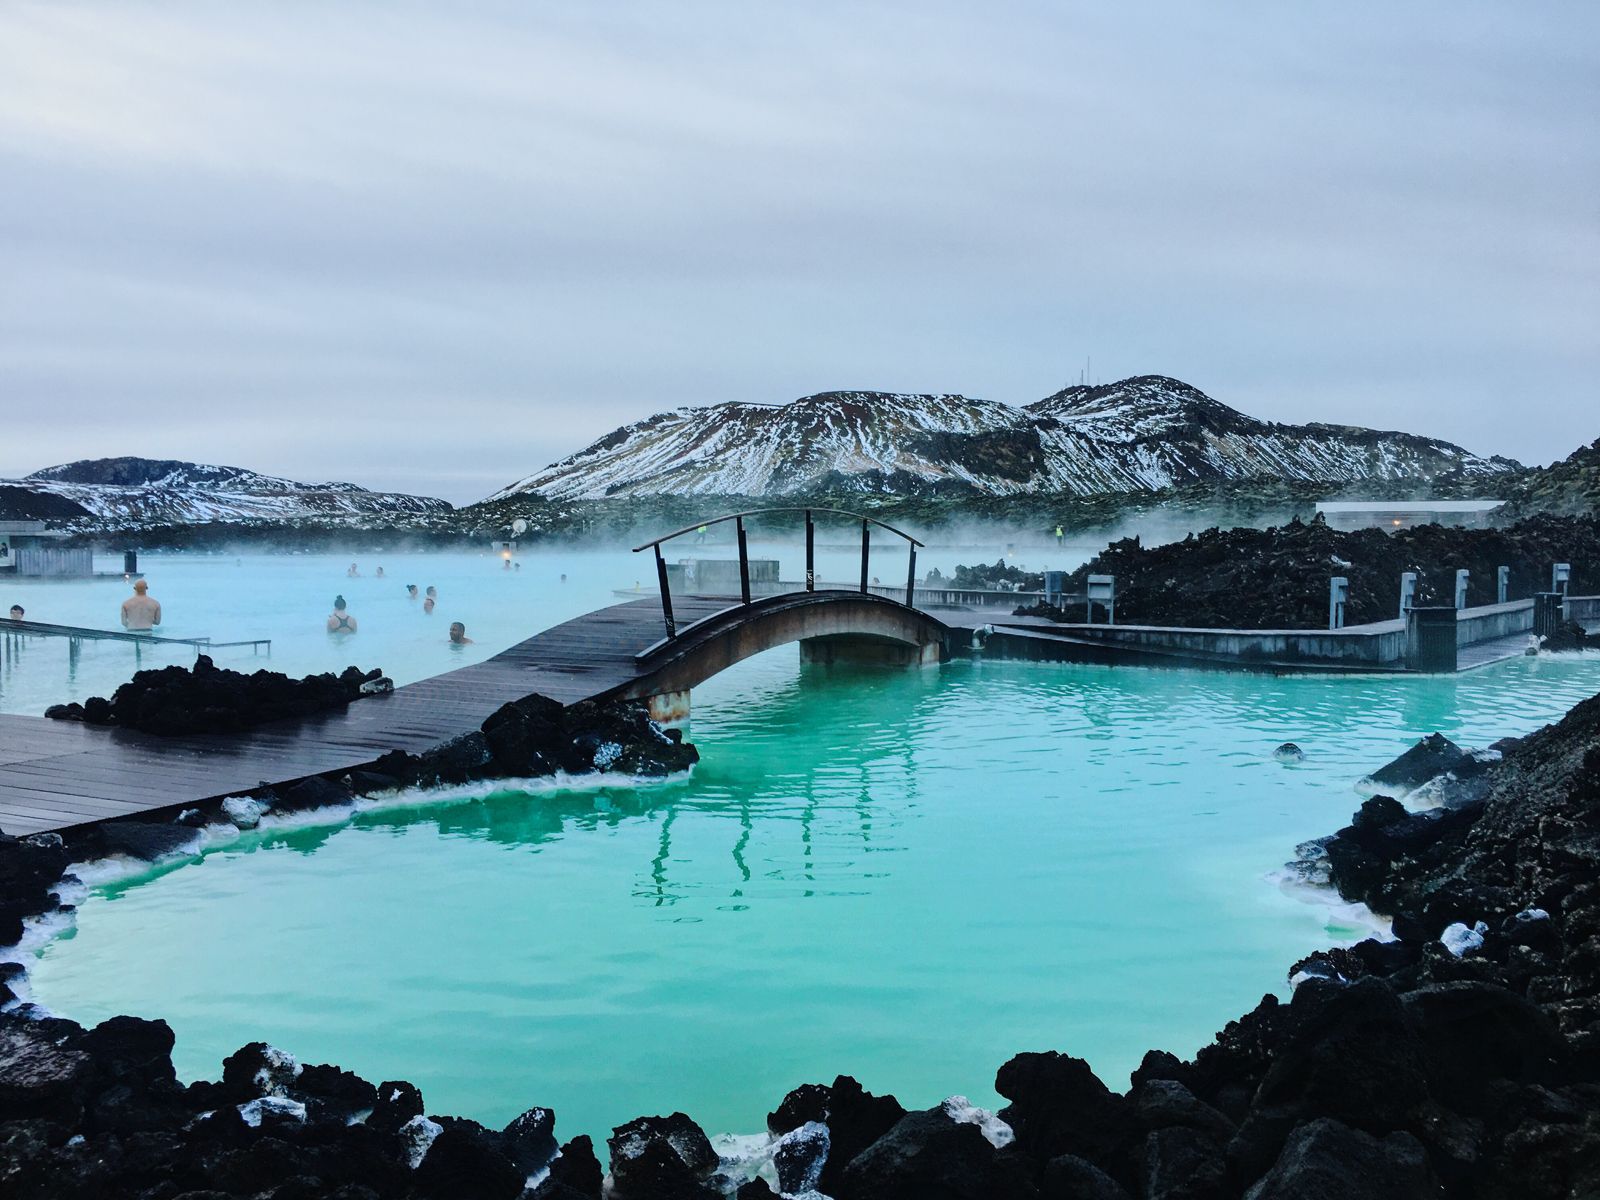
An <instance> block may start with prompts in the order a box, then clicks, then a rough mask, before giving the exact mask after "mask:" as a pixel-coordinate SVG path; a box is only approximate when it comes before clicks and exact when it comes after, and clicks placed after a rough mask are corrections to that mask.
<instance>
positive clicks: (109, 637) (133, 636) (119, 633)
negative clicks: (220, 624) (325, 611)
mask: <svg viewBox="0 0 1600 1200" xmlns="http://www.w3.org/2000/svg"><path fill="white" fill-rule="evenodd" d="M0 633H24V634H31V635H33V636H35V637H64V638H67V639H68V640H70V641H74V642H137V643H138V644H139V645H141V646H150V645H158V646H192V647H194V649H195V651H196V652H197V653H198V652H199V651H201V650H216V649H220V648H222V647H225V646H251V647H257V648H259V647H261V646H265V647H266V648H267V650H268V652H269V653H270V652H271V650H272V639H271V638H246V639H245V640H243V641H238V642H214V641H212V640H211V639H210V638H208V637H192V638H188V637H167V636H165V635H164V634H156V633H144V632H141V631H136V630H131V629H91V628H89V627H87V626H80V625H52V624H48V623H47V622H44V621H15V620H11V619H10V618H4V617H0Z"/></svg>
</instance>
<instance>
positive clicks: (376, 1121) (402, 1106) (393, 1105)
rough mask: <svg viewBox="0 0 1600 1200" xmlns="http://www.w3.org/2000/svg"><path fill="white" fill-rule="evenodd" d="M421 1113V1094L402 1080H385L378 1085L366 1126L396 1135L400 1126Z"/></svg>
mask: <svg viewBox="0 0 1600 1200" xmlns="http://www.w3.org/2000/svg"><path fill="white" fill-rule="evenodd" d="M422 1112H423V1107H422V1093H421V1092H419V1091H418V1090H417V1089H416V1088H415V1087H414V1086H412V1085H411V1084H409V1083H407V1082H406V1081H405V1080H403V1079H386V1080H384V1081H383V1082H382V1083H380V1084H379V1085H378V1089H377V1098H376V1100H375V1101H374V1103H373V1108H372V1114H371V1115H370V1116H369V1117H368V1118H367V1124H368V1125H371V1126H372V1127H373V1128H374V1129H381V1130H383V1131H384V1132H386V1133H397V1132H399V1129H400V1127H401V1126H402V1125H404V1124H405V1123H406V1122H407V1121H409V1120H411V1119H412V1118H413V1117H420V1116H421V1115H422Z"/></svg>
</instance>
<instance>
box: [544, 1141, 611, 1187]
mask: <svg viewBox="0 0 1600 1200" xmlns="http://www.w3.org/2000/svg"><path fill="white" fill-rule="evenodd" d="M550 1180H551V1181H552V1182H554V1183H557V1184H560V1185H561V1186H562V1187H564V1188H566V1189H567V1190H568V1191H569V1192H571V1193H573V1194H575V1195H579V1196H584V1197H587V1198H588V1200H600V1189H601V1187H602V1185H603V1184H604V1183H605V1175H604V1173H603V1172H602V1171H601V1170H600V1160H599V1159H598V1158H596V1157H595V1154H594V1142H592V1141H591V1140H590V1139H589V1135H588V1134H579V1135H578V1136H577V1137H575V1138H573V1139H572V1140H571V1141H570V1142H568V1143H567V1144H566V1145H564V1146H562V1147H561V1154H560V1157H558V1158H557V1159H556V1160H555V1161H554V1162H553V1163H551V1164H550Z"/></svg>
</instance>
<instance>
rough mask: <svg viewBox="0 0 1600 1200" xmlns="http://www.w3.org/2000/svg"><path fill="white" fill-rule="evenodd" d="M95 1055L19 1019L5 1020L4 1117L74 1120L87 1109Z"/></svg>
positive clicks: (0, 1091) (0, 1113) (0, 1088)
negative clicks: (85, 1104) (74, 1048)
mask: <svg viewBox="0 0 1600 1200" xmlns="http://www.w3.org/2000/svg"><path fill="white" fill-rule="evenodd" d="M93 1079H94V1060H93V1059H91V1058H90V1057H89V1055H87V1054H85V1053H84V1052H83V1051H81V1050H72V1049H68V1048H67V1047H65V1046H61V1045H57V1044H56V1043H55V1042H53V1041H51V1040H50V1039H49V1038H47V1037H45V1036H44V1035H43V1033H42V1032H39V1031H36V1030H35V1029H32V1028H29V1026H28V1025H27V1024H25V1023H22V1022H18V1021H10V1022H6V1023H5V1024H3V1025H0V1120H4V1121H13V1120H17V1119H19V1118H31V1119H42V1120H48V1121H57V1122H60V1123H62V1124H65V1125H72V1124H75V1123H76V1122H77V1120H78V1119H79V1117H80V1116H81V1115H82V1111H83V1104H84V1101H85V1100H86V1099H88V1096H89V1089H90V1086H91V1084H92V1082H93Z"/></svg>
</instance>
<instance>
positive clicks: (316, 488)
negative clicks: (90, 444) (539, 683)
mask: <svg viewBox="0 0 1600 1200" xmlns="http://www.w3.org/2000/svg"><path fill="white" fill-rule="evenodd" d="M3 482H4V483H5V485H6V487H7V488H8V489H14V490H15V492H17V493H33V494H36V495H39V496H55V497H59V498H60V499H61V500H65V501H69V502H71V503H72V504H75V505H77V506H78V508H80V509H82V510H83V512H84V513H85V514H86V516H87V518H88V522H89V523H92V524H94V525H96V526H113V527H128V526H156V525H193V524H202V523H205V522H211V521H226V522H255V521H272V522H278V521H313V522H317V523H321V524H347V523H348V524H371V523H372V522H373V520H374V519H384V518H388V519H395V518H414V517H423V516H428V515H432V514H437V513H445V512H449V511H450V508H451V506H450V505H449V504H448V503H446V502H445V501H443V500H436V499H433V498H432V497H428V496H409V495H405V494H403V493H399V492H370V491H368V490H367V489H365V488H363V487H358V486H357V485H356V484H353V483H336V482H335V483H299V482H296V481H295V480H292V479H284V478H281V477H279V476H276V475H263V474H260V473H259V472H256V471H248V470H245V469H244V468H242V467H222V466H211V465H207V464H203V463H190V462H178V461H174V460H167V459H149V458H100V459H85V460H83V461H80V462H72V463H65V464H63V465H61V466H56V467H47V468H45V469H44V470H42V471H35V472H34V473H33V474H31V475H28V476H26V477H24V478H22V479H15V480H7V481H3Z"/></svg>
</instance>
